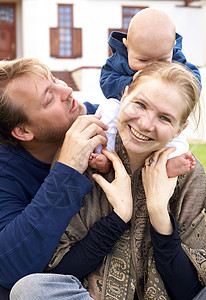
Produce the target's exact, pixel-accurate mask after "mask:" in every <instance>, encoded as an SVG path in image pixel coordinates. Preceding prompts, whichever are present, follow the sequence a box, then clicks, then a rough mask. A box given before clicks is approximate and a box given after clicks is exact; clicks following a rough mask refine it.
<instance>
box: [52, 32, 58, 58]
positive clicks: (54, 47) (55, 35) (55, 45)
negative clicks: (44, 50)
mask: <svg viewBox="0 0 206 300" xmlns="http://www.w3.org/2000/svg"><path fill="white" fill-rule="evenodd" d="M50 55H51V56H54V57H59V28H58V27H57V28H50Z"/></svg>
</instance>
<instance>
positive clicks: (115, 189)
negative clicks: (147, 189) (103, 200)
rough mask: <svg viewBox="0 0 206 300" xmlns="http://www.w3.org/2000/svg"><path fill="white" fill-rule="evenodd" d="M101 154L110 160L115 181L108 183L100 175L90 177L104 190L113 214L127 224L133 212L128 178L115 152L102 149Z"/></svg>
mask: <svg viewBox="0 0 206 300" xmlns="http://www.w3.org/2000/svg"><path fill="white" fill-rule="evenodd" d="M102 153H103V154H104V155H105V156H106V157H107V158H108V159H109V160H111V162H112V164H113V167H114V170H115V179H114V180H113V181H112V182H111V183H109V182H108V181H107V180H105V179H104V178H103V177H102V176H101V175H98V174H93V175H92V177H93V178H94V180H95V181H96V182H97V183H98V184H99V185H100V186H101V187H102V189H103V190H104V192H105V194H106V196H107V199H108V201H109V202H110V203H111V205H112V206H113V208H114V211H115V213H116V214H117V215H118V216H119V217H120V218H121V219H122V220H123V221H124V222H125V223H127V222H128V221H129V220H130V219H131V217H132V210H133V201H132V192H131V180H130V177H129V175H128V174H127V172H126V170H125V168H124V166H123V164H122V161H121V160H120V158H119V157H118V155H117V154H116V153H115V152H110V151H109V150H107V149H103V150H102Z"/></svg>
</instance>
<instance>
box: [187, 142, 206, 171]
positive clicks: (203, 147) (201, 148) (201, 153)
mask: <svg viewBox="0 0 206 300" xmlns="http://www.w3.org/2000/svg"><path fill="white" fill-rule="evenodd" d="M190 151H191V152H192V153H193V154H194V155H195V156H196V157H197V158H198V159H199V161H200V162H201V163H202V165H203V167H204V169H205V172H206V144H190Z"/></svg>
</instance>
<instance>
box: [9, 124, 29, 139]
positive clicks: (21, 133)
mask: <svg viewBox="0 0 206 300" xmlns="http://www.w3.org/2000/svg"><path fill="white" fill-rule="evenodd" d="M11 134H12V135H13V137H15V138H16V139H18V140H21V141H25V142H29V141H31V140H33V138H34V134H33V133H32V131H31V130H29V129H27V127H26V126H24V125H19V126H16V127H15V128H14V129H13V130H12V132H11Z"/></svg>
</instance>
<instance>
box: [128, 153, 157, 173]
mask: <svg viewBox="0 0 206 300" xmlns="http://www.w3.org/2000/svg"><path fill="white" fill-rule="evenodd" d="M127 153H128V152H127ZM150 154H151V153H140V154H137V153H131V152H130V153H128V157H129V163H130V168H131V171H132V174H134V172H135V171H136V170H138V169H140V168H142V167H143V166H144V163H145V159H146V158H147V157H148V156H149V155H150Z"/></svg>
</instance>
